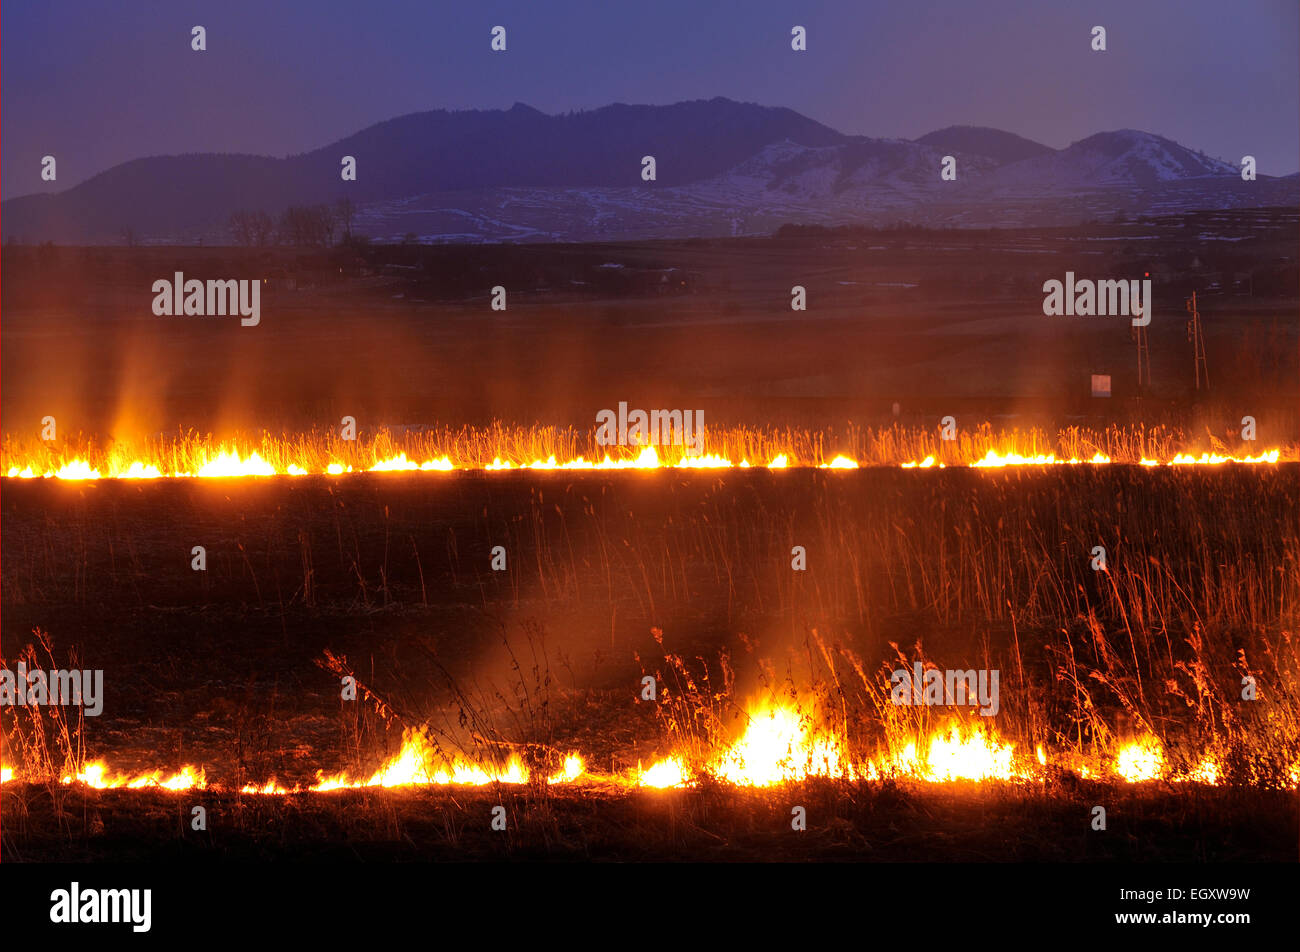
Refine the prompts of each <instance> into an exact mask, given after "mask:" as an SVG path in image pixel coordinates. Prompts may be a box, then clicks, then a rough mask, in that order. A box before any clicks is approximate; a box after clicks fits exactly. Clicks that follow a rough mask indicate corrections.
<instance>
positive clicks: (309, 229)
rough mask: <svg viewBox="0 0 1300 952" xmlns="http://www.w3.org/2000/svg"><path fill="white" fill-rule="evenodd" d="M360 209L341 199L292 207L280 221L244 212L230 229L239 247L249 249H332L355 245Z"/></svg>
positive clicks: (234, 216)
mask: <svg viewBox="0 0 1300 952" xmlns="http://www.w3.org/2000/svg"><path fill="white" fill-rule="evenodd" d="M355 218H356V208H355V206H354V205H353V204H352V201H351V200H350V199H347V198H341V199H339V200H338V201H337V202H335V203H334V204H333V205H328V204H323V203H322V204H320V205H290V206H289V207H288V208H286V209H285V210H284V211H283V212H282V213H281V214H280V218H279V220H276V219H273V218H272V217H271V216H270V215H268V214H267V213H266V212H264V211H261V210H258V211H247V210H242V209H241V210H240V211H237V212H235V213H233V214H232V215H231V216H230V221H229V228H230V234H231V237H232V238H234V240H235V243H236V244H239V245H244V246H245V247H248V248H264V247H266V246H268V245H287V246H290V247H294V248H330V247H333V246H334V245H335V243H336V242H335V240H334V239H335V235H336V234H337V235H338V236H339V241H338V244H347V243H350V242H352V241H353V235H352V223H353V221H354V220H355Z"/></svg>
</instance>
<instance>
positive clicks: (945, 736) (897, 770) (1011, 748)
mask: <svg viewBox="0 0 1300 952" xmlns="http://www.w3.org/2000/svg"><path fill="white" fill-rule="evenodd" d="M922 749H924V750H926V754H925V756H924V757H922V756H921V754H920V751H921V750H922ZM1014 758H1015V745H1014V744H1010V743H1003V742H1002V741H1001V740H1000V739H999V738H998V737H997V735H996V734H995V733H994V731H993V729H992V728H991V727H981V728H975V727H964V726H962V725H961V724H958V723H956V722H950V723H949V724H947V725H946V726H944V727H941V728H940V729H939V730H938V731H937V732H936V733H934V734H933V735H931V737H930V742H929V745H928V747H927V746H926V745H925V743H924V741H923V740H911V741H908V743H907V744H906V745H904V747H903V749H902V750H901V751H899V752H898V753H896V754H894V755H892V756H890V757H886V758H883V759H882V760H881V761H880V763H879V764H876V763H872V764H871V765H870V766H869V768H868V769H867V771H866V773H867V775H868V777H878V776H882V775H889V776H895V777H907V778H909V779H913V780H925V781H928V782H930V783H948V782H951V781H954V780H1026V779H1029V778H1030V775H1029V774H1028V773H1026V772H1025V771H1024V770H1023V769H1021V768H1020V767H1018V766H1017V765H1016V763H1015V759H1014ZM1038 759H1039V762H1040V763H1041V764H1045V763H1046V754H1045V753H1044V751H1043V749H1042V746H1041V745H1040V746H1039V748H1038Z"/></svg>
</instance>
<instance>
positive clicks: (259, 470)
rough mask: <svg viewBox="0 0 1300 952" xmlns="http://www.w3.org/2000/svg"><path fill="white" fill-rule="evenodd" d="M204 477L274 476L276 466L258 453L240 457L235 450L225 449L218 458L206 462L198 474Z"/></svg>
mask: <svg viewBox="0 0 1300 952" xmlns="http://www.w3.org/2000/svg"><path fill="white" fill-rule="evenodd" d="M196 475H198V476H200V477H204V478H212V477H226V476H274V475H275V467H274V466H272V465H271V464H270V463H268V462H267V461H266V460H264V459H262V457H261V456H259V455H258V454H257V453H250V454H248V459H242V460H241V459H240V458H239V454H238V453H236V452H235V451H234V450H223V451H222V452H221V453H220V454H219V455H218V456H217V458H216V459H214V460H212V461H210V462H208V463H206V464H205V465H204V466H203V467H201V468H200V469H199V471H198V473H197V474H196Z"/></svg>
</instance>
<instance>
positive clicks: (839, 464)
mask: <svg viewBox="0 0 1300 952" xmlns="http://www.w3.org/2000/svg"><path fill="white" fill-rule="evenodd" d="M818 468H819V469H857V468H858V464H857V461H856V460H851V459H849V458H848V457H847V456H837V457H835V458H834V459H833V460H831V461H830V462H829V463H822V464H821V466H819V467H818Z"/></svg>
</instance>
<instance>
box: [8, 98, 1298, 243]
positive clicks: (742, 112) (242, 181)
mask: <svg viewBox="0 0 1300 952" xmlns="http://www.w3.org/2000/svg"><path fill="white" fill-rule="evenodd" d="M343 155H352V156H355V157H356V159H357V164H358V169H359V173H358V176H357V180H356V181H355V182H343V181H341V179H340V176H339V159H340V157H341V156H343ZM646 155H653V156H654V157H655V159H656V177H655V179H654V180H653V181H644V180H643V179H642V178H641V171H642V159H643V157H644V156H646ZM944 156H952V157H953V158H954V159H955V161H956V173H957V174H956V178H955V180H944V179H942V178H941V176H940V168H941V162H942V160H943V158H944ZM344 197H346V198H349V199H351V200H352V202H353V203H354V205H355V206H356V207H357V214H356V217H355V219H354V221H353V228H354V230H355V231H357V232H359V233H361V234H364V235H368V236H370V237H372V238H376V239H379V240H399V239H401V238H403V236H409V235H411V234H414V235H416V236H417V237H418V238H419V239H420V240H424V241H533V240H546V241H591V240H604V239H620V240H634V239H638V238H664V237H692V236H702V237H703V236H717V235H737V234H765V233H768V232H771V231H772V230H774V229H775V228H778V227H780V226H781V225H783V224H787V223H793V224H799V223H810V224H811V223H819V224H855V223H862V224H888V223H892V222H897V221H900V220H907V221H912V222H917V223H929V224H948V225H956V226H973V225H983V226H988V225H1017V224H1055V225H1068V224H1072V223H1075V222H1078V221H1084V220H1088V219H1095V218H1099V217H1106V218H1109V217H1112V216H1113V215H1114V214H1115V213H1116V212H1124V213H1141V212H1143V211H1150V210H1153V209H1158V210H1160V211H1162V212H1169V211H1176V210H1179V209H1193V208H1227V207H1252V206H1265V205H1277V204H1292V205H1294V204H1296V202H1297V201H1298V200H1300V180H1298V179H1297V178H1296V177H1295V176H1288V177H1286V178H1276V179H1275V178H1270V177H1268V176H1260V177H1259V180H1258V181H1255V182H1249V183H1248V182H1243V181H1242V180H1241V176H1240V172H1239V169H1238V168H1237V167H1236V166H1234V165H1232V164H1230V163H1228V162H1224V161H1221V160H1219V159H1214V158H1210V157H1208V156H1206V155H1203V154H1201V153H1199V152H1195V151H1193V150H1191V149H1188V148H1186V147H1184V146H1182V145H1180V144H1179V143H1177V142H1174V141H1172V140H1170V139H1166V138H1163V137H1161V136H1158V135H1154V134H1151V133H1147V132H1141V131H1137V130H1132V129H1123V130H1119V131H1115V132H1102V133H1098V134H1096V135H1093V136H1089V137H1088V138H1086V139H1082V140H1080V141H1079V142H1075V143H1073V144H1072V145H1070V146H1068V147H1066V148H1064V149H1060V150H1056V149H1051V148H1049V147H1048V146H1045V145H1042V144H1040V143H1037V142H1032V141H1030V140H1028V139H1024V138H1022V137H1020V136H1016V135H1014V134H1012V133H1008V132H1003V131H1001V130H998V129H988V128H981V127H969V126H953V127H949V128H947V129H941V130H937V131H935V132H932V133H930V134H928V135H925V136H922V137H920V138H919V139H916V140H906V139H878V138H869V137H865V136H848V135H844V134H842V133H839V132H837V131H835V130H834V129H831V128H829V127H827V126H824V125H822V124H820V123H817V122H814V121H813V120H811V119H808V118H806V117H804V116H801V115H800V114H798V113H797V112H794V111H793V110H790V109H779V108H770V107H765V106H759V105H756V104H753V103H738V102H733V101H731V100H728V99H723V98H716V99H711V100H707V101H705V100H698V101H694V102H684V103H676V104H674V105H671V106H629V105H623V104H615V105H612V106H607V107H604V108H602V109H597V110H593V111H590V112H581V113H570V114H564V115H554V116H550V115H546V114H544V113H542V112H539V111H538V110H536V109H533V108H531V107H528V106H525V105H522V104H519V103H516V104H515V105H514V106H513V107H512V108H510V109H507V110H488V111H472V112H445V111H440V112H428V113H416V114H411V115H408V116H402V117H399V118H397V119H393V120H389V121H387V122H383V123H379V124H377V125H374V126H371V127H369V128H368V129H364V130H362V131H360V132H358V133H356V134H354V135H351V136H348V137H347V138H345V139H342V140H340V141H339V142H336V143H333V144H331V145H329V146H326V147H324V148H321V149H317V150H315V151H313V152H310V153H307V154H304V155H300V156H290V157H288V158H284V159H274V158H266V157H258V156H234V155H187V156H167V157H157V158H147V159H138V160H134V161H132V162H127V163H124V164H122V165H120V166H117V167H116V168H113V169H110V170H108V171H107V172H104V173H102V174H101V175H98V176H96V177H95V178H92V179H90V180H88V181H86V182H83V183H82V184H80V185H78V186H76V187H74V188H71V189H68V190H66V191H64V192H60V193H54V194H44V195H31V196H26V197H22V198H13V199H9V200H7V201H5V202H4V204H3V213H2V216H0V217H2V220H3V232H4V236H5V237H6V238H10V237H16V238H18V239H19V240H23V241H46V240H52V241H56V242H67V243H80V242H85V243H112V242H116V241H118V240H120V237H119V236H120V235H121V234H122V233H123V232H124V231H128V230H129V231H130V232H131V233H133V234H134V235H135V236H136V239H137V240H143V241H154V242H179V243H188V242H194V241H197V240H200V239H201V240H204V241H208V242H228V241H230V240H231V237H230V230H229V227H228V225H229V221H230V216H231V214H232V213H234V212H236V211H263V212H266V213H267V214H268V215H270V216H272V217H273V218H275V217H278V216H279V215H280V214H281V213H282V212H283V211H284V209H285V208H286V207H287V206H289V205H300V204H315V203H333V202H336V201H337V200H338V199H340V198H344Z"/></svg>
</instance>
